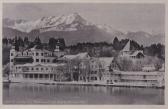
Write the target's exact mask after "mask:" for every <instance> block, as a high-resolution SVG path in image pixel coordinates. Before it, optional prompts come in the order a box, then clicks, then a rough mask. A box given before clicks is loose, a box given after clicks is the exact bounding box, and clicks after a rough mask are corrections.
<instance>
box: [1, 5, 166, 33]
mask: <svg viewBox="0 0 168 109" xmlns="http://www.w3.org/2000/svg"><path fill="white" fill-rule="evenodd" d="M164 8H165V7H164V5H163V4H114V3H113V4H112V3H108V4H102V3H101V4H100V3H99V4H95V3H90V4H86V3H85V4H84V3H81V4H79V3H66V4H65V3H64V4H63V3H61V4H60V3H51V4H46V3H43V4H39V3H36V4H28V3H26V4H23V3H22V4H21V3H20V4H17V3H13V4H3V18H11V19H27V20H35V19H38V18H41V17H43V16H59V15H63V14H64V15H66V14H70V13H74V12H77V13H79V14H80V15H81V16H82V17H83V18H84V19H86V20H87V21H90V22H92V23H95V24H107V25H111V26H112V27H113V28H114V29H118V30H121V31H123V32H126V31H146V32H150V33H164V18H165V9H164Z"/></svg>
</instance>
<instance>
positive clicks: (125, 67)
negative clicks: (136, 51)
mask: <svg viewBox="0 0 168 109" xmlns="http://www.w3.org/2000/svg"><path fill="white" fill-rule="evenodd" d="M116 61H117V63H118V65H119V67H120V69H121V70H122V71H131V70H132V68H133V62H132V60H131V59H129V58H124V57H123V58H121V57H119V58H117V60H116Z"/></svg>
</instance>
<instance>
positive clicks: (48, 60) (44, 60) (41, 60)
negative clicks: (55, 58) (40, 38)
mask: <svg viewBox="0 0 168 109" xmlns="http://www.w3.org/2000/svg"><path fill="white" fill-rule="evenodd" d="M36 62H50V59H36Z"/></svg>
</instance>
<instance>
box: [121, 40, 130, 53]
mask: <svg viewBox="0 0 168 109" xmlns="http://www.w3.org/2000/svg"><path fill="white" fill-rule="evenodd" d="M130 44H131V43H130V40H129V41H128V42H127V44H126V45H125V47H124V48H123V50H122V51H130V50H131V48H130V47H131V46H130Z"/></svg>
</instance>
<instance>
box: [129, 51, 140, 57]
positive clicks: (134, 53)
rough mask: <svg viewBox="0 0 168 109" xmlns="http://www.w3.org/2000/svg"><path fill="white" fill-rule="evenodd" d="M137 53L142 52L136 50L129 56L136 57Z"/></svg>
mask: <svg viewBox="0 0 168 109" xmlns="http://www.w3.org/2000/svg"><path fill="white" fill-rule="evenodd" d="M139 53H141V54H143V51H142V50H137V51H135V52H133V53H132V54H131V55H130V56H137V55H138V54H139Z"/></svg>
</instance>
